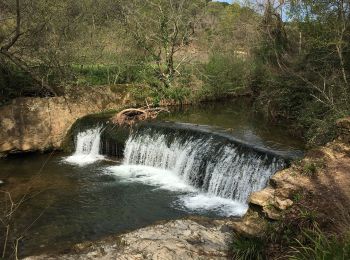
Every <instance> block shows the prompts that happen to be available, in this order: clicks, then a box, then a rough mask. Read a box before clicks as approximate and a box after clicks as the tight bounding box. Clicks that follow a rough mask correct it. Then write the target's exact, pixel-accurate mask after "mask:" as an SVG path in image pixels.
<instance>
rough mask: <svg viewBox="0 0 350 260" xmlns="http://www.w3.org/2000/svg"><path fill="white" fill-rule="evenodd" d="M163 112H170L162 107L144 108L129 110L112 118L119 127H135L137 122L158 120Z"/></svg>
mask: <svg viewBox="0 0 350 260" xmlns="http://www.w3.org/2000/svg"><path fill="white" fill-rule="evenodd" d="M161 112H168V113H169V110H168V109H166V108H162V107H155V108H150V107H147V108H145V107H142V108H128V109H124V110H122V111H120V112H119V113H118V114H116V115H115V116H113V117H112V122H113V123H114V124H117V125H129V126H131V125H133V124H135V123H136V122H137V121H144V120H148V119H155V118H157V116H158V114H159V113H161Z"/></svg>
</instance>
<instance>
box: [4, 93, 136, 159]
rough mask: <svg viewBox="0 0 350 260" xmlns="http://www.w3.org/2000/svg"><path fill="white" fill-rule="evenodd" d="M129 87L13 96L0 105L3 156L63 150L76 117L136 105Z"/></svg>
mask: <svg viewBox="0 0 350 260" xmlns="http://www.w3.org/2000/svg"><path fill="white" fill-rule="evenodd" d="M127 88H128V86H123V90H118V89H117V90H116V89H115V88H113V87H109V88H107V87H93V88H88V87H85V88H77V89H76V90H75V91H74V93H73V94H70V95H67V96H64V97H63V96H60V97H46V98H37V97H35V98H32V97H27V98H17V99H14V100H13V101H12V102H11V104H8V105H5V106H2V107H0V115H1V120H0V126H1V127H0V158H1V157H2V156H6V155H7V154H9V153H19V152H32V151H47V150H55V149H60V148H61V145H62V143H63V141H64V139H65V137H66V135H67V133H68V131H69V129H70V128H71V126H72V125H73V124H74V122H76V120H77V119H79V118H82V117H84V116H86V115H89V114H94V113H100V112H103V111H111V110H119V109H122V108H123V107H125V106H127V105H128V106H131V105H134V104H136V103H137V101H135V100H133V98H132V97H131V96H130V94H128V91H127Z"/></svg>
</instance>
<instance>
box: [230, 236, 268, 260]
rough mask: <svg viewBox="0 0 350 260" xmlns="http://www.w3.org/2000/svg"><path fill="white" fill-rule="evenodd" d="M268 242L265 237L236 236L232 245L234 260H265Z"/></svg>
mask: <svg viewBox="0 0 350 260" xmlns="http://www.w3.org/2000/svg"><path fill="white" fill-rule="evenodd" d="M265 249H266V242H265V239H264V238H263V237H246V236H243V235H239V234H235V235H234V236H233V239H232V243H231V245H230V253H231V255H232V259H236V260H250V259H256V260H263V259H266V257H265Z"/></svg>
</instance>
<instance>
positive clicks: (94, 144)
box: [65, 126, 104, 165]
mask: <svg viewBox="0 0 350 260" xmlns="http://www.w3.org/2000/svg"><path fill="white" fill-rule="evenodd" d="M101 130H102V127H100V126H99V127H96V128H93V129H88V130H86V131H84V132H80V133H78V135H77V137H76V145H75V152H74V154H73V155H71V156H69V157H67V158H65V161H67V162H69V163H73V164H78V165H85V164H90V163H93V162H95V161H97V160H101V159H103V158H104V157H103V156H102V155H100V141H101Z"/></svg>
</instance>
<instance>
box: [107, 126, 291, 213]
mask: <svg viewBox="0 0 350 260" xmlns="http://www.w3.org/2000/svg"><path fill="white" fill-rule="evenodd" d="M284 166H285V160H284V159H281V158H279V157H277V156H273V155H272V154H267V153H263V152H259V151H256V150H254V149H250V148H249V147H245V146H242V145H240V144H237V143H234V142H230V141H228V140H227V139H225V138H221V137H216V136H215V135H209V136H208V135H203V134H197V135H195V134H193V132H190V133H189V132H186V131H176V130H175V131H170V132H169V131H168V132H164V131H163V130H159V129H153V128H145V129H144V128H141V129H139V130H137V131H136V132H135V133H133V134H132V135H131V136H130V137H129V139H128V140H127V142H126V145H125V151H124V161H123V165H122V166H118V167H115V168H114V170H117V171H119V172H120V170H121V168H122V169H123V170H122V172H123V174H124V176H128V177H129V178H132V179H133V180H134V181H142V182H146V183H149V184H154V185H158V186H160V187H163V188H164V187H165V188H167V189H171V188H169V186H171V187H172V188H174V189H176V188H177V187H176V186H174V182H177V183H181V189H182V190H184V189H187V191H193V189H195V190H196V191H197V194H196V195H195V196H184V197H183V204H184V205H185V206H187V207H189V208H193V209H196V208H197V209H198V208H199V209H213V208H214V209H215V208H219V210H222V211H224V214H225V215H241V214H244V212H245V211H246V209H247V205H246V203H247V199H248V196H249V195H250V194H251V193H252V192H254V191H257V190H260V189H262V188H264V187H265V186H266V184H267V182H268V180H269V178H270V177H271V175H272V174H274V173H275V172H276V171H277V170H279V169H281V168H283V167H284ZM152 168H153V169H154V170H153V173H152ZM160 169H161V170H163V172H162V174H160V173H159V170H160ZM155 172H157V173H155ZM167 176H168V178H169V179H168V181H167V179H166V178H167ZM174 178H176V180H175V179H174ZM191 189H192V190H191Z"/></svg>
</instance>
